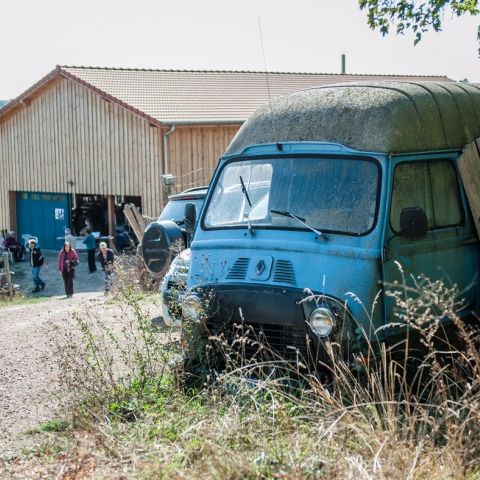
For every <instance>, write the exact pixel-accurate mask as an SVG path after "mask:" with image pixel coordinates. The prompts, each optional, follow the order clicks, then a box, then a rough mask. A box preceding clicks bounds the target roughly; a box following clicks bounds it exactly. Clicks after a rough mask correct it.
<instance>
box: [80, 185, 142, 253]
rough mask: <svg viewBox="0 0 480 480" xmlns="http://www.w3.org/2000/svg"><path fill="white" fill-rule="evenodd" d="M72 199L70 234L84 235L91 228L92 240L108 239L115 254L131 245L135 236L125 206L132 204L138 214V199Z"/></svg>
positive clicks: (82, 197) (99, 197)
mask: <svg viewBox="0 0 480 480" xmlns="http://www.w3.org/2000/svg"><path fill="white" fill-rule="evenodd" d="M72 197H73V198H72V213H71V219H72V220H71V229H72V234H73V235H76V236H84V235H85V234H86V233H87V230H88V229H91V231H92V233H93V234H94V236H95V237H97V238H99V239H104V240H107V242H108V243H109V244H110V245H111V246H113V247H115V248H116V249H117V250H118V251H124V250H126V249H128V248H131V247H132V246H133V245H134V242H135V236H134V234H133V232H132V231H131V228H130V225H129V224H128V222H127V220H126V218H125V215H124V207H125V205H127V204H133V205H135V206H136V207H137V208H138V209H139V210H140V211H141V208H142V202H141V197H137V196H123V195H122V196H121V195H90V194H76V195H73V196H72Z"/></svg>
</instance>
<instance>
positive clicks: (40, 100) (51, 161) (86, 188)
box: [0, 78, 240, 228]
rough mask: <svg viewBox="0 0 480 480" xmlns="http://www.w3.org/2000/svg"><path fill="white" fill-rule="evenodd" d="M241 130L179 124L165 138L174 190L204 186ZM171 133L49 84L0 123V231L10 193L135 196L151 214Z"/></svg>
mask: <svg viewBox="0 0 480 480" xmlns="http://www.w3.org/2000/svg"><path fill="white" fill-rule="evenodd" d="M239 127H240V125H227V126H224V125H212V126H195V125H194V126H177V127H176V129H175V131H174V132H173V133H172V134H171V135H170V136H169V137H168V162H169V172H167V173H171V174H173V175H175V176H176V177H177V181H176V185H175V188H174V192H179V191H182V190H184V189H186V188H189V187H192V186H199V185H206V184H208V182H209V180H210V177H211V175H212V173H213V171H214V169H215V167H216V165H217V162H218V158H219V157H220V155H221V154H222V153H223V152H224V151H225V150H226V148H227V146H228V144H229V143H230V141H231V139H232V138H233V136H234V135H235V133H236V132H237V130H238V128H239ZM169 128H170V125H165V127H157V126H153V125H152V124H151V123H150V122H149V121H148V120H147V119H145V118H143V117H141V116H140V115H137V114H135V113H133V112H131V111H129V110H127V109H126V108H124V107H123V106H121V105H118V104H116V103H115V102H114V101H110V100H107V99H104V98H103V97H102V96H101V95H99V94H98V93H97V92H95V91H94V90H92V89H90V88H88V87H86V86H84V85H82V84H80V83H78V82H76V81H74V80H72V79H69V78H60V79H59V80H58V81H56V82H53V83H49V84H48V86H47V87H46V88H44V89H42V90H41V91H40V92H39V94H38V95H36V96H35V97H34V98H33V99H31V100H29V101H28V102H27V103H26V104H25V105H23V108H17V109H16V110H15V111H14V112H13V113H12V114H11V115H9V116H7V117H6V118H5V119H4V120H3V121H2V122H0V228H12V227H13V221H12V218H11V216H12V212H14V208H15V205H14V198H15V196H14V195H12V194H11V193H9V192H15V191H31V192H51V193H72V194H77V193H80V194H99V195H133V196H140V197H141V199H142V207H143V212H144V213H145V214H147V215H149V216H157V215H158V214H159V213H160V211H161V209H162V207H163V205H162V203H163V194H162V185H161V175H162V173H163V154H162V151H163V135H164V134H165V133H166V132H167V131H168V130H169ZM68 181H73V182H74V183H73V185H70V184H69V183H67V182H68Z"/></svg>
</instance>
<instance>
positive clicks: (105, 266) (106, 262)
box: [97, 242, 115, 292]
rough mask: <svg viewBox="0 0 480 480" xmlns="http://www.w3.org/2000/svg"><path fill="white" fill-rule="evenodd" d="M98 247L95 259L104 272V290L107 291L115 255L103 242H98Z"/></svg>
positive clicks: (111, 276) (110, 282)
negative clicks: (98, 250)
mask: <svg viewBox="0 0 480 480" xmlns="http://www.w3.org/2000/svg"><path fill="white" fill-rule="evenodd" d="M99 248H100V252H99V253H98V255H97V260H98V261H99V262H100V265H101V266H102V270H103V271H104V272H105V292H108V291H109V290H110V287H111V284H112V278H113V269H114V261H115V255H114V253H113V250H111V249H110V248H108V247H107V244H106V243H105V242H100V245H99Z"/></svg>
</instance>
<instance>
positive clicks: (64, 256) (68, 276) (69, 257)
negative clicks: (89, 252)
mask: <svg viewBox="0 0 480 480" xmlns="http://www.w3.org/2000/svg"><path fill="white" fill-rule="evenodd" d="M79 262H80V260H79V259H78V255H77V252H76V251H75V250H74V249H73V248H72V246H71V245H70V243H69V242H65V243H64V245H63V248H62V249H61V250H60V253H59V254H58V271H59V272H60V273H61V275H62V277H63V283H64V285H65V293H66V294H67V298H70V297H71V296H72V295H73V279H74V277H75V267H76V266H77V265H78V264H79Z"/></svg>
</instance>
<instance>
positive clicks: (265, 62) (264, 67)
mask: <svg viewBox="0 0 480 480" xmlns="http://www.w3.org/2000/svg"><path fill="white" fill-rule="evenodd" d="M257 19H258V30H259V32H260V43H261V45H262V56H263V69H264V71H265V82H266V84H267V92H268V106H269V108H270V113H271V117H272V128H273V136H274V138H275V142H277V141H278V137H277V129H276V128H275V118H274V116H273V109H272V95H271V93H270V83H269V81H268V70H267V59H266V57H265V47H264V45H263V35H262V23H261V22H260V16H258V17H257ZM277 147H280V148H279V150H281V145H280V144H278V143H277Z"/></svg>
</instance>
